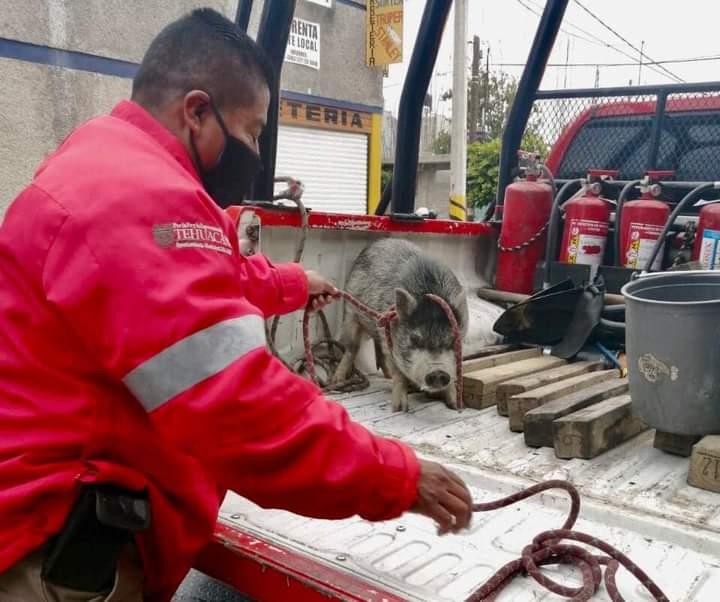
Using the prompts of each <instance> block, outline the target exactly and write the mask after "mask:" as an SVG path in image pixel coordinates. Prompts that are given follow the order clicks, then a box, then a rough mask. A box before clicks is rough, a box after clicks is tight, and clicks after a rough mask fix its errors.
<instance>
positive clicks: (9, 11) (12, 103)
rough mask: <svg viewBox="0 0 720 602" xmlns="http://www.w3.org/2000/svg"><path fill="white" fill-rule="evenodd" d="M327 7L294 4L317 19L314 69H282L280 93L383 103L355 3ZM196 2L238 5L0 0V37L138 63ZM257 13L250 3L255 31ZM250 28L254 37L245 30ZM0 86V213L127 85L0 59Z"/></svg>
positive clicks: (360, 1)
mask: <svg viewBox="0 0 720 602" xmlns="http://www.w3.org/2000/svg"><path fill="white" fill-rule="evenodd" d="M333 5H334V6H333V8H332V9H325V8H323V7H321V6H317V5H314V4H312V3H309V2H307V1H306V0H297V10H296V14H297V16H298V17H301V18H303V19H306V20H309V21H314V22H317V23H320V27H321V34H320V35H321V41H320V43H321V48H320V52H321V57H320V61H321V70H320V71H316V70H314V69H310V68H308V67H303V66H300V65H294V64H288V63H286V64H285V65H284V67H283V79H282V87H283V89H286V90H291V91H293V92H298V93H303V94H312V95H317V96H324V97H329V98H334V99H337V100H342V101H349V102H354V103H363V104H368V105H382V76H381V74H380V73H379V72H377V71H373V70H370V69H368V68H366V67H365V64H364V57H365V50H364V48H365V42H364V30H365V27H364V23H365V18H366V17H365V11H364V10H363V9H362V8H361V5H364V0H354V2H353V3H351V5H348V4H346V3H343V2H337V0H336V1H335V2H334V3H333ZM359 5H360V6H359ZM199 6H211V7H213V8H216V9H217V10H220V11H221V12H223V13H224V14H226V15H228V16H229V17H231V18H232V17H234V15H235V11H236V7H237V0H162V1H158V2H149V1H147V0H0V39H6V40H18V41H21V42H30V43H33V44H38V45H40V46H47V47H51V48H59V49H63V50H71V51H80V52H84V53H88V54H90V55H96V56H100V57H107V58H111V59H119V60H124V61H130V62H132V63H137V62H139V61H140V60H141V59H142V56H143V53H144V51H145V49H146V48H147V46H148V44H149V43H150V41H151V40H152V38H153V37H154V36H155V34H156V33H157V32H158V31H159V30H160V29H162V27H163V26H164V25H166V24H167V23H168V22H170V21H172V20H173V19H175V18H177V17H179V16H180V15H182V14H184V13H186V12H188V11H190V10H192V9H193V8H196V7H199ZM261 8H262V2H261V1H260V0H256V2H255V10H254V15H253V22H252V23H254V24H255V26H256V24H257V21H258V20H259V14H260V11H261ZM250 31H251V34H253V35H254V31H255V30H254V29H253V26H252V24H251V28H250ZM0 82H2V83H3V92H4V102H3V103H0V134H1V135H0V215H1V214H2V213H3V212H4V210H5V208H6V207H7V205H8V203H9V202H10V201H11V200H12V199H13V198H14V197H15V195H16V194H17V193H18V192H19V191H20V190H21V189H22V187H23V186H25V185H26V184H27V183H28V182H29V181H30V179H31V177H32V174H33V172H34V170H35V168H36V167H37V166H38V164H39V163H40V162H41V161H42V159H43V158H44V157H45V156H46V155H47V153H48V152H50V151H52V150H53V149H54V148H55V147H56V146H57V145H58V144H59V143H60V142H61V141H62V139H63V138H64V137H65V136H66V135H67V134H68V133H69V132H70V131H71V130H72V129H73V128H74V127H76V126H77V125H79V124H80V123H82V122H84V121H86V120H87V119H89V118H91V117H93V116H96V115H100V114H103V113H106V112H107V111H109V110H110V109H111V108H112V106H113V105H114V104H115V103H116V102H118V101H119V100H121V99H123V98H127V96H128V95H129V93H130V85H131V82H130V80H129V79H127V78H123V77H114V76H110V75H99V74H96V73H89V72H85V71H78V70H72V69H66V68H62V67H55V66H48V65H43V64H35V63H31V62H25V61H20V60H15V59H9V58H0Z"/></svg>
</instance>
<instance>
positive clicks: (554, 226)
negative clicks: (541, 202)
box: [542, 178, 585, 290]
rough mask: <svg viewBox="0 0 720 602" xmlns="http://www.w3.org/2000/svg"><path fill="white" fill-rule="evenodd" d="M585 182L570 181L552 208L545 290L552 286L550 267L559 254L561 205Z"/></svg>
mask: <svg viewBox="0 0 720 602" xmlns="http://www.w3.org/2000/svg"><path fill="white" fill-rule="evenodd" d="M584 181H585V180H584V179H582V178H579V179H577V180H569V181H567V182H565V184H564V185H563V186H562V188H560V190H559V191H558V193H557V194H556V195H555V198H554V199H553V204H552V208H551V209H550V221H549V224H548V233H547V241H546V242H545V274H544V277H543V285H542V287H543V290H544V289H546V288H548V287H549V286H550V278H551V273H550V265H551V264H552V262H553V261H555V254H556V253H557V249H556V245H555V242H556V239H557V233H558V227H559V226H560V209H559V207H560V203H562V202H563V200H564V198H565V195H566V194H567V192H568V190H570V189H571V188H573V186H578V185H580V186H582V183H583V182H584Z"/></svg>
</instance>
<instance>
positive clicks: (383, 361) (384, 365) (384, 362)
mask: <svg viewBox="0 0 720 602" xmlns="http://www.w3.org/2000/svg"><path fill="white" fill-rule="evenodd" d="M373 342H374V343H375V358H376V361H377V365H378V368H380V369H381V370H382V373H383V376H384V377H385V378H392V367H391V366H390V364H389V362H388V356H387V353H385V350H384V349H383V346H382V343H381V342H380V339H379V338H378V337H373Z"/></svg>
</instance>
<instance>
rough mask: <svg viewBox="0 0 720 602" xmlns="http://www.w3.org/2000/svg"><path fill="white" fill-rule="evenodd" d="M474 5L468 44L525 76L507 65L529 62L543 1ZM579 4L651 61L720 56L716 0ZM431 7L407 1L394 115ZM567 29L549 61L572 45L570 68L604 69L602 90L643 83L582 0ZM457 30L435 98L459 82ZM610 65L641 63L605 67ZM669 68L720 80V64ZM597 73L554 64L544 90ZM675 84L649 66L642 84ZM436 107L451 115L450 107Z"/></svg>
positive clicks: (392, 90) (389, 83) (630, 57)
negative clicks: (455, 76) (455, 78)
mask: <svg viewBox="0 0 720 602" xmlns="http://www.w3.org/2000/svg"><path fill="white" fill-rule="evenodd" d="M468 3H469V19H468V39H469V40H471V39H472V36H473V35H478V36H479V37H480V39H481V41H482V45H483V48H484V51H485V50H486V49H487V47H488V45H489V47H490V68H491V70H493V69H502V70H504V71H507V72H509V73H511V74H513V75H515V76H517V77H519V76H520V75H521V73H522V67H511V66H507V65H506V66H502V65H503V64H507V63H523V64H524V62H525V60H526V59H527V54H528V51H529V49H530V44H531V41H532V37H533V35H534V33H535V29H536V27H537V23H538V21H539V16H538V15H537V14H533V12H532V11H535V12H540V11H541V10H542V8H543V7H544V5H545V2H544V0H468ZM580 3H581V4H582V5H584V6H585V7H586V8H587V9H589V10H590V11H592V12H593V13H595V15H597V16H598V17H599V18H600V19H601V20H602V21H604V22H605V23H606V24H607V25H609V26H610V27H611V28H612V29H614V30H615V31H616V32H617V33H618V34H620V35H621V36H622V37H624V38H625V39H626V40H627V41H628V42H630V43H631V44H632V45H634V46H635V47H637V48H640V45H641V42H642V41H643V40H644V41H645V46H644V52H645V53H646V54H647V55H648V56H649V57H650V58H651V59H652V60H655V61H664V60H668V59H686V58H694V57H706V56H720V30H719V28H718V24H719V23H720V3H718V2H716V1H715V0H681V1H678V0H580ZM424 5H425V0H405V13H406V15H405V35H404V53H405V57H404V59H405V61H404V63H403V64H401V65H392V66H391V67H390V75H389V77H388V78H386V79H385V80H384V81H385V102H386V108H387V109H390V110H393V111H396V110H397V104H398V102H399V98H400V93H401V91H402V82H403V80H404V77H405V70H406V67H407V64H408V63H409V61H410V56H411V53H412V50H413V45H414V42H415V36H416V33H417V29H418V26H419V24H420V19H421V16H422V10H423V7H424ZM523 5H525V6H523ZM526 7H529V9H532V11H531V10H529V9H528V8H526ZM563 29H564V30H565V31H564V32H561V33H560V34H559V36H558V39H557V41H556V43H555V47H554V49H553V52H552V55H551V57H550V63H563V64H564V63H565V62H566V54H567V52H568V43H569V62H570V63H592V64H593V65H596V64H600V86H617V85H627V84H628V82H629V81H630V80H632V82H633V84H636V83H637V81H638V66H637V60H638V57H639V53H638V52H636V51H634V50H633V49H632V48H631V47H630V46H628V45H627V44H626V43H625V42H623V41H622V40H620V39H619V38H618V37H617V36H615V35H614V34H613V33H611V32H610V31H608V29H606V28H605V27H603V26H602V25H601V24H600V23H599V22H598V21H597V20H595V19H593V18H592V17H591V16H590V15H589V14H588V13H587V12H585V11H584V10H583V9H582V8H581V7H580V6H579V5H578V4H577V3H576V1H575V0H570V3H569V5H568V10H567V12H566V13H565V19H564V23H563ZM452 32H453V16H452V14H451V15H450V17H449V19H448V23H447V26H446V29H445V36H444V39H443V45H442V48H441V50H440V56H439V57H438V60H437V63H436V65H435V73H436V76H435V77H434V78H433V82H432V83H431V92H432V93H433V98H434V99H437V98H438V96H439V95H440V94H441V93H442V92H443V91H444V90H447V89H448V88H450V87H451V85H452V74H451V69H452V49H453V39H452V38H453V34H452ZM598 38H599V39H598ZM606 44H610V45H611V46H613V47H614V48H616V49H618V50H620V51H622V52H618V50H615V49H613V48H609V47H608V46H607V45H606ZM467 50H468V52H467V59H466V60H467V64H468V65H469V64H470V52H471V47H470V46H468V47H467ZM645 60H647V59H645ZM603 63H634V65H633V66H631V67H610V66H607V67H603V66H602V64H603ZM665 67H666V68H667V69H669V70H670V71H672V72H673V73H674V74H676V75H677V76H679V77H680V78H682V79H684V80H686V81H695V82H697V81H710V80H712V81H715V80H720V73H719V72H720V60H716V61H707V62H694V63H679V64H667V65H665ZM653 69H655V70H656V71H655V70H653ZM595 75H596V68H595V67H594V66H592V67H570V68H568V69H567V70H566V69H565V68H564V67H561V68H555V67H548V69H547V70H546V72H545V77H544V80H543V84H542V86H541V88H543V89H555V88H563V87H571V88H578V87H593V86H594V85H595ZM566 82H567V86H566V85H565V84H566ZM672 82H673V79H672V78H671V77H670V76H668V75H667V74H666V73H663V72H662V71H661V70H660V68H659V67H653V68H652V69H651V68H650V67H649V66H646V67H643V69H642V77H641V83H643V84H655V83H672ZM436 102H437V101H436ZM445 105H447V106H445ZM436 108H439V110H441V111H442V112H448V111H449V110H450V103H449V102H448V103H444V105H441V106H440V107H436Z"/></svg>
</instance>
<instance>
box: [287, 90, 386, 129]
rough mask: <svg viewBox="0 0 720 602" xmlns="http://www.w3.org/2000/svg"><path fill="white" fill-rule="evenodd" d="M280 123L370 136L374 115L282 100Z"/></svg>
mask: <svg viewBox="0 0 720 602" xmlns="http://www.w3.org/2000/svg"><path fill="white" fill-rule="evenodd" d="M279 120H280V123H282V124H284V125H299V126H303V127H315V128H320V129H324V130H336V131H345V132H357V133H358V134H369V133H370V132H371V130H372V114H371V113H366V112H364V111H355V110H352V109H337V108H334V107H326V106H323V105H317V104H311V103H307V102H299V101H295V100H288V99H286V98H281V99H280V114H279Z"/></svg>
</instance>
